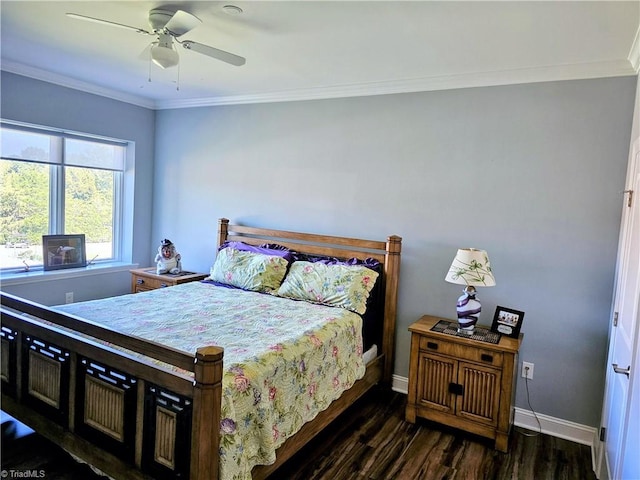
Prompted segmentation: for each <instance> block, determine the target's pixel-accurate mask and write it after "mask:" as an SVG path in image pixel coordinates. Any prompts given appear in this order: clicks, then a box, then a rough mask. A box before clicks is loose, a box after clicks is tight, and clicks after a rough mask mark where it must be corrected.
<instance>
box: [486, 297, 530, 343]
mask: <svg viewBox="0 0 640 480" xmlns="http://www.w3.org/2000/svg"><path fill="white" fill-rule="evenodd" d="M523 318H524V312H521V311H520V310H514V309H512V308H506V307H501V306H500V305H498V306H497V307H496V313H495V314H494V316H493V323H492V324H491V331H492V332H496V333H501V334H503V335H506V336H507V337H512V338H518V336H519V335H520V328H521V327H522V320H523Z"/></svg>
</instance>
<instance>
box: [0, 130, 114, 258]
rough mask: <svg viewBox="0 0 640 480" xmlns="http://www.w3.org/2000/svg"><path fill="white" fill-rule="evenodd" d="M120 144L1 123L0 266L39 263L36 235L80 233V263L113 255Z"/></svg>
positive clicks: (38, 241) (39, 240)
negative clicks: (84, 256) (82, 246)
mask: <svg viewBox="0 0 640 480" xmlns="http://www.w3.org/2000/svg"><path fill="white" fill-rule="evenodd" d="M126 148H127V143H126V142H123V141H114V140H110V139H103V138H97V137H91V136H88V135H87V136H84V135H79V134H76V133H68V132H61V131H56V130H47V129H41V128H36V127H32V126H25V125H17V124H13V123H7V122H2V124H1V128H0V158H1V160H0V185H2V188H1V189H0V268H1V269H16V268H24V267H25V265H28V266H29V267H30V268H33V267H38V266H42V263H43V262H42V235H55V234H78V233H84V234H85V236H86V248H87V252H86V253H87V261H88V262H90V261H91V260H93V261H95V262H98V261H108V260H120V259H121V255H122V254H121V230H122V225H121V222H122V220H121V219H122V215H121V208H122V202H123V194H122V192H123V175H124V166H125V158H126Z"/></svg>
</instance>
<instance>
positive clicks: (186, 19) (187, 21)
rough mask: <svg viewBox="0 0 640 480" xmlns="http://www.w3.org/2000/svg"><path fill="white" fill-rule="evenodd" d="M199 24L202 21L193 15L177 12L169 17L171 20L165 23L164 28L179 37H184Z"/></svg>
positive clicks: (181, 11)
mask: <svg viewBox="0 0 640 480" xmlns="http://www.w3.org/2000/svg"><path fill="white" fill-rule="evenodd" d="M201 23H202V20H200V19H199V18H198V17H196V16H195V15H192V14H190V13H188V12H185V11H184V10H178V11H177V12H176V13H174V14H173V17H171V20H169V21H168V22H167V24H166V25H165V26H164V28H166V29H167V30H169V31H170V32H171V33H173V34H175V36H177V37H179V36H180V35H184V34H185V33H187V32H188V31H190V30H193V29H194V28H196V27H197V26H198V25H200V24H201Z"/></svg>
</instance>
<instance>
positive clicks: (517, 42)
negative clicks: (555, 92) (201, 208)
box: [0, 0, 640, 109]
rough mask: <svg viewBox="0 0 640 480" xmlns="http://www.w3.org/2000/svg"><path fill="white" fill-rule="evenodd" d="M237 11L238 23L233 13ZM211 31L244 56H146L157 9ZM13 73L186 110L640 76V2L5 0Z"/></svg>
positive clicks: (2, 11)
mask: <svg viewBox="0 0 640 480" xmlns="http://www.w3.org/2000/svg"><path fill="white" fill-rule="evenodd" d="M225 5H235V6H237V7H240V8H241V9H242V13H241V14H239V15H229V14H227V13H225V9H224V8H223V7H224V6H225ZM158 7H163V8H165V9H170V10H178V9H181V10H184V11H187V12H190V13H192V14H194V15H195V16H197V17H198V18H200V20H202V24H201V25H199V26H197V27H196V28H194V29H193V30H192V31H191V32H189V33H187V34H186V35H184V36H183V37H182V39H183V40H184V39H188V40H193V41H195V42H199V43H203V44H206V45H210V46H213V47H216V48H219V49H222V50H225V51H228V52H231V53H234V54H236V55H240V56H242V57H245V58H246V60H247V61H246V64H245V65H243V66H240V67H236V66H232V65H229V64H227V63H223V62H221V61H218V60H215V59H212V58H210V57H207V56H203V55H201V54H198V53H196V52H193V51H187V50H184V49H182V48H179V49H178V52H179V55H180V64H179V67H174V68H170V69H166V70H162V69H160V68H158V67H156V66H155V65H152V64H151V63H150V61H149V48H148V45H149V44H150V42H151V41H153V39H154V37H150V36H144V35H139V34H137V33H135V32H134V31H132V30H126V29H121V28H115V27H112V26H107V25H103V24H97V23H91V22H86V21H80V20H77V19H73V18H69V17H67V16H66V15H65V14H66V13H67V12H73V13H77V14H81V15H86V16H91V17H97V18H102V19H105V20H108V21H111V22H116V23H121V24H125V25H130V26H134V27H141V28H144V29H149V24H148V20H147V17H148V11H149V10H151V9H153V8H158ZM0 17H1V25H0V27H1V29H0V35H1V36H0V40H1V42H2V44H1V45H2V46H1V66H2V69H3V70H5V71H9V72H13V73H18V74H21V75H26V76H29V77H33V78H38V79H42V80H47V81H50V82H53V83H57V84H61V85H65V86H69V87H72V88H77V89H81V90H84V91H88V92H92V93H96V94H100V95H104V96H107V97H111V98H116V99H119V100H123V101H126V102H130V103H133V104H137V105H141V106H145V107H148V108H155V109H164V108H180V107H189V106H202V105H224V104H237V103H255V102H272V101H288V100H302V99H316V98H336V97H345V96H359V95H375V94H385V93H398V92H412V91H425V90H438V89H449V88H461V87H474V86H484V85H504V84H511V83H527V82H537V81H549V80H565V79H576V78H597V77H610V76H622V75H634V74H637V73H638V70H639V66H640V39H639V38H638V27H639V24H640V2H639V1H637V0H636V1H628V2H624V1H602V2H598V1H578V2H565V1H549V2H543V1H532V2H525V1H498V2H483V1H470V2H460V1H445V2H435V1H409V2H402V1H348V2H347V1H305V0H298V1H233V0H225V1H222V2H219V1H187V2H172V3H170V2H164V1H162V0H159V1H131V0H129V1H122V0H121V1H106V2H102V1H69V2H58V1H42V2H37V1H14V0H2V2H0Z"/></svg>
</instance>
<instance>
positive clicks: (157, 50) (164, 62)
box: [151, 34, 180, 68]
mask: <svg viewBox="0 0 640 480" xmlns="http://www.w3.org/2000/svg"><path fill="white" fill-rule="evenodd" d="M167 37H168V38H167ZM179 60H180V57H179V56H178V52H176V51H175V50H174V48H173V42H172V41H171V37H170V36H169V35H162V34H161V35H160V36H159V37H158V43H156V44H154V45H153V46H152V47H151V61H152V62H153V63H155V64H156V65H158V66H159V67H160V68H170V67H175V66H176V65H178V61H179Z"/></svg>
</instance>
